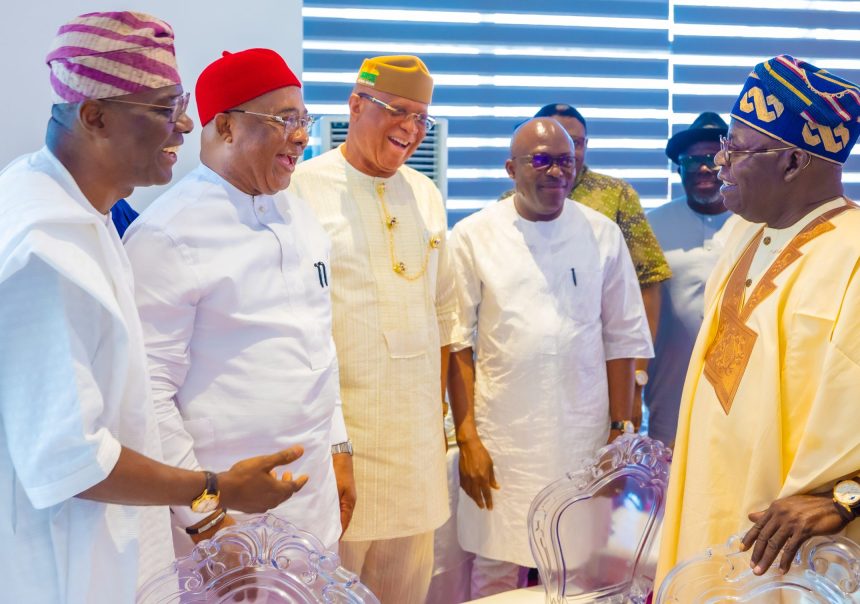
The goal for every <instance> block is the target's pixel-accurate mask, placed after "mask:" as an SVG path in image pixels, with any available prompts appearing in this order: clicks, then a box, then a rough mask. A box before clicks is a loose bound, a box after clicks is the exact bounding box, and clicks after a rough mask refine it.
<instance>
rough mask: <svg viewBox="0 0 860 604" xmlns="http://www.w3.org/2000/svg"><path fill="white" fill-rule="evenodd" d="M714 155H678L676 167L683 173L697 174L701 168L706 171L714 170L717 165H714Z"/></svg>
mask: <svg viewBox="0 0 860 604" xmlns="http://www.w3.org/2000/svg"><path fill="white" fill-rule="evenodd" d="M715 157H716V153H708V154H707V155H679V156H678V165H679V166H681V170H683V171H684V172H698V171H699V169H701V167H702V166H705V167H706V168H707V169H708V170H716V169H717V164H716V163H714V158H715Z"/></svg>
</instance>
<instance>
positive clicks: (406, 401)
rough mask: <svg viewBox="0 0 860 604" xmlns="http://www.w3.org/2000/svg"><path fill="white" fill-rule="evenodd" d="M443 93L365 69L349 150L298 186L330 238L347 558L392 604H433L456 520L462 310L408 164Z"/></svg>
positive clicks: (436, 202) (424, 181) (309, 168)
mask: <svg viewBox="0 0 860 604" xmlns="http://www.w3.org/2000/svg"><path fill="white" fill-rule="evenodd" d="M432 93H433V80H432V78H431V77H430V74H429V73H428V71H427V67H426V66H425V65H424V63H423V62H422V61H421V60H420V59H418V58H417V57H412V56H393V57H376V58H373V59H367V60H365V61H364V63H363V64H362V66H361V69H360V70H359V74H358V78H357V81H356V84H355V86H354V88H353V90H352V94H351V95H350V97H349V133H348V135H347V139H346V143H345V144H344V145H342V146H340V147H338V148H337V149H333V150H331V151H329V152H328V153H325V154H324V155H321V156H320V157H317V158H314V159H311V160H309V161H307V162H304V163H302V164H300V165H299V167H298V168H297V169H296V174H295V176H294V178H293V185H292V189H291V190H293V191H295V192H296V193H297V194H298V195H300V196H301V197H303V198H304V199H307V200H308V202H309V203H310V205H311V206H312V208H313V209H314V211H315V212H316V214H317V216H318V217H319V219H320V221H321V222H322V224H323V226H324V227H325V229H326V230H327V231H328V233H329V235H331V238H332V269H333V270H332V273H331V283H332V299H333V302H334V338H335V342H336V344H337V354H338V359H339V360H340V371H341V394H342V396H343V407H344V415H345V417H346V424H347V427H348V428H349V433H350V436H351V437H352V439H353V441H354V443H355V477H356V486H357V488H358V492H359V493H360V495H361V499H360V501H359V503H358V505H357V506H356V509H355V517H354V518H353V523H352V525H351V526H350V528H349V530H348V531H347V532H346V534H345V535H344V540H343V542H342V543H341V548H340V552H341V558H342V560H343V564H344V566H346V567H347V568H349V569H350V570H352V571H354V572H356V573H359V574H360V575H361V580H362V582H363V583H364V584H365V585H367V586H368V587H370V588H371V589H372V590H373V591H374V593H376V594H377V595H378V596H379V597H380V599H381V600H382V602H383V604H412V603H414V604H422V603H423V602H424V599H425V597H426V595H427V589H428V586H429V583H430V575H431V572H432V568H433V530H434V529H436V528H437V527H438V526H440V525H442V524H443V523H444V522H445V520H446V519H447V517H448V494H447V489H446V485H447V480H446V470H445V439H444V435H443V431H442V391H443V390H444V386H445V379H444V378H445V376H446V374H447V351H448V348H447V345H448V344H449V343H450V333H451V327H452V324H453V313H454V307H455V305H456V301H455V299H454V296H453V287H452V279H451V273H450V270H449V268H448V262H447V259H446V247H445V233H446V226H447V224H446V218H445V208H444V206H443V204H442V196H441V194H440V193H439V190H438V189H437V188H436V186H435V185H434V184H433V182H432V181H431V180H430V179H429V178H427V177H426V176H424V175H423V174H421V173H419V172H417V171H415V170H413V169H412V168H409V167H407V166H404V165H403V164H404V163H405V162H406V160H407V159H408V158H409V157H410V156H411V155H412V153H414V152H415V149H416V148H417V147H418V145H419V144H420V143H421V141H422V140H423V139H424V136H425V135H426V134H427V131H428V130H429V129H430V128H432V127H433V118H432V117H430V116H428V115H427V109H428V105H429V103H430V98H431V96H432ZM440 379H441V384H440ZM440 386H441V387H440Z"/></svg>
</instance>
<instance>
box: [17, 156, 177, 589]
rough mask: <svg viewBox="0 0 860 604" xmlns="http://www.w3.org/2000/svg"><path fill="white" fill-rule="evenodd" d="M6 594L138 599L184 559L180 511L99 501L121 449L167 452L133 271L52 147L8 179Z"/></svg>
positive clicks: (111, 229)
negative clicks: (141, 589) (175, 530)
mask: <svg viewBox="0 0 860 604" xmlns="http://www.w3.org/2000/svg"><path fill="white" fill-rule="evenodd" d="M0 334H2V335H0V338H2V344H0V484H3V487H2V488H0V594H2V595H0V600H2V601H3V602H27V603H28V604H34V603H36V604H42V603H44V604H73V603H74V604H101V603H104V604H115V603H119V602H133V601H134V594H135V590H136V585H137V583H138V580H139V579H140V580H145V579H147V578H149V577H150V576H151V575H152V574H153V573H155V572H158V571H160V570H162V569H163V568H165V567H167V566H168V565H169V564H170V562H171V561H172V560H173V550H172V548H171V547H170V519H169V517H168V516H169V511H168V509H167V507H164V506H158V507H129V506H120V505H113V504H105V503H98V502H95V501H87V500H84V499H78V498H76V497H75V495H77V494H78V493H80V492H82V491H84V490H86V489H87V488H89V487H92V486H93V485H95V484H98V483H99V482H101V481H102V480H104V479H105V478H106V477H107V476H108V474H109V473H110V471H111V470H112V469H113V467H114V465H115V464H116V462H117V459H118V457H119V453H120V448H121V446H125V447H128V448H129V449H134V450H135V451H137V452H139V453H142V454H144V455H146V456H148V457H151V458H153V459H156V460H158V459H160V458H161V447H160V441H159V438H158V428H157V425H156V421H155V416H154V412H153V408H152V402H151V399H150V396H149V378H148V375H147V371H146V357H145V355H144V350H143V340H142V336H141V329H140V322H139V320H138V317H137V311H136V309H135V305H134V297H133V293H132V282H131V270H130V267H129V265H128V259H127V258H126V256H125V252H124V251H123V248H122V244H121V243H120V241H119V237H118V235H117V233H116V230H115V229H114V226H113V224H112V223H111V221H110V220H109V219H108V217H106V216H103V215H102V214H99V213H98V212H97V211H96V210H95V209H94V208H93V207H92V205H91V204H90V203H89V202H88V201H87V199H86V198H85V197H84V195H83V193H81V191H80V189H79V188H78V186H77V184H76V183H75V181H74V179H73V178H72V176H71V175H70V174H69V173H68V171H67V170H66V169H65V167H64V166H63V165H62V164H61V163H60V162H59V161H58V160H57V159H56V158H55V157H54V156H53V155H52V154H51V153H50V152H49V151H48V150H47V149H42V150H41V151H38V152H36V153H33V154H31V155H27V156H24V157H22V158H19V159H17V160H16V161H14V162H12V163H11V164H10V165H9V166H7V168H6V169H5V170H4V171H3V172H2V173H0Z"/></svg>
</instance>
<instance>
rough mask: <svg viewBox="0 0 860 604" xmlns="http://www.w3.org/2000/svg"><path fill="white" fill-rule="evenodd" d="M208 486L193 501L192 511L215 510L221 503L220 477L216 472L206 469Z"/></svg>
mask: <svg viewBox="0 0 860 604" xmlns="http://www.w3.org/2000/svg"><path fill="white" fill-rule="evenodd" d="M204 474H205V475H206V487H205V488H204V489H203V492H202V493H200V495H198V496H197V497H196V498H195V499H194V501H192V502H191V511H193V512H197V513H199V514H208V513H209V512H214V511H215V510H217V509H218V506H220V505H221V491H219V490H218V477H217V476H216V475H215V473H214V472H209V471H206V472H204Z"/></svg>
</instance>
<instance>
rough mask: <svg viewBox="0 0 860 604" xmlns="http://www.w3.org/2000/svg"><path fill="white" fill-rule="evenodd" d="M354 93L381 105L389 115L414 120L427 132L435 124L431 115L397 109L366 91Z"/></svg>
mask: <svg viewBox="0 0 860 604" xmlns="http://www.w3.org/2000/svg"><path fill="white" fill-rule="evenodd" d="M356 94H357V95H358V96H359V97H361V98H363V99H365V100H368V101H370V102H371V103H373V104H375V105H378V106H380V107H382V108H383V109H385V110H386V111H387V112H388V113H389V115H391V117H393V118H394V119H396V120H404V119H406V118H410V119H411V120H413V121H414V122H415V125H416V126H418V127H419V128H421V129H422V130H425V131H427V132H430V131H431V130H432V129H433V126H435V125H436V118H435V117H433V116H432V115H427V114H426V113H411V112H409V111H406V110H404V109H398V108H397V107H393V106H391V105H389V104H388V103H386V102H385V101H383V100H381V99H378V98H376V97H375V96H371V95H369V94H367V93H366V92H356Z"/></svg>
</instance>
